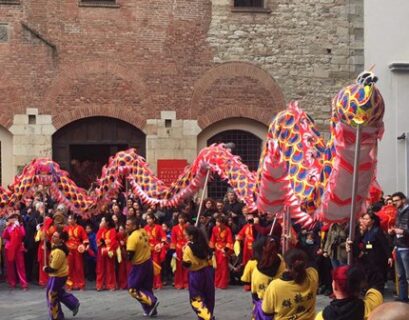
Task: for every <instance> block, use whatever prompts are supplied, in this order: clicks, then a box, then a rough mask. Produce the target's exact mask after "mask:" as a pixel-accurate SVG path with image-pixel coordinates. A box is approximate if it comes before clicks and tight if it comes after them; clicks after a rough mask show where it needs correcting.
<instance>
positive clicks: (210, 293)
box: [189, 267, 215, 320]
mask: <svg viewBox="0 0 409 320" xmlns="http://www.w3.org/2000/svg"><path fill="white" fill-rule="evenodd" d="M189 297H190V304H191V306H192V309H193V310H194V311H195V312H196V314H197V316H198V318H199V319H203V320H210V319H213V311H214V299H215V289H214V270H213V268H212V267H206V268H203V269H200V270H198V271H190V272H189Z"/></svg>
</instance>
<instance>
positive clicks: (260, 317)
mask: <svg viewBox="0 0 409 320" xmlns="http://www.w3.org/2000/svg"><path fill="white" fill-rule="evenodd" d="M262 304H263V300H260V299H254V297H253V319H254V320H272V319H273V317H272V316H267V315H266V314H265V313H264V312H263V310H262V309H261V305H262Z"/></svg>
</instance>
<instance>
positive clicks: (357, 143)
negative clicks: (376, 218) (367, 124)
mask: <svg viewBox="0 0 409 320" xmlns="http://www.w3.org/2000/svg"><path fill="white" fill-rule="evenodd" d="M360 147H361V125H359V124H358V125H357V127H356V139H355V158H354V172H353V176H352V201H351V215H350V217H349V236H348V237H349V240H350V241H352V243H353V242H354V241H355V226H356V215H355V211H356V200H357V199H356V195H357V192H358V181H359V175H358V169H359V168H358V165H359V156H360ZM352 262H353V250H352V248H351V250H349V252H348V265H351V264H352Z"/></svg>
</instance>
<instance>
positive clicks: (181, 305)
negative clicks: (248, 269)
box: [0, 283, 329, 320]
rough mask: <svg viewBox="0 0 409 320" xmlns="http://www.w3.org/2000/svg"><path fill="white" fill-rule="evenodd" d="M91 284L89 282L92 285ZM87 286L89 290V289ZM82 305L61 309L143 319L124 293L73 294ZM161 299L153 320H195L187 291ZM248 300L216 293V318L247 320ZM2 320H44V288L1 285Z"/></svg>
mask: <svg viewBox="0 0 409 320" xmlns="http://www.w3.org/2000/svg"><path fill="white" fill-rule="evenodd" d="M91 285H92V283H91ZM91 285H90V286H89V287H92V286H91ZM73 293H74V294H75V295H76V296H77V297H78V299H79V300H80V302H81V307H80V311H79V313H78V315H77V316H76V317H75V318H73V317H72V313H71V312H70V311H69V310H68V309H66V308H65V307H63V310H64V313H65V316H66V319H77V320H84V319H115V320H120V319H121V320H122V319H143V318H144V317H143V314H142V309H141V307H140V305H139V303H137V302H136V301H135V300H133V299H132V298H131V297H130V296H129V295H128V293H127V291H123V290H122V291H115V292H110V291H102V292H97V291H95V290H93V289H89V290H85V291H73ZM155 294H156V295H157V297H158V298H159V300H160V305H159V308H158V311H159V315H158V317H156V319H183V320H188V319H189V320H192V319H196V318H195V316H194V313H193V311H192V309H191V307H190V305H189V301H188V299H189V298H188V292H187V290H175V289H173V288H171V287H166V288H165V289H162V290H159V291H156V292H155ZM328 301H329V300H328V298H327V297H324V296H318V299H317V310H320V309H321V308H322V307H323V306H325V305H326V304H327V303H328ZM250 311H251V298H250V294H249V293H248V292H244V291H243V288H242V287H238V286H232V287H229V289H227V290H216V309H215V316H216V317H217V319H218V320H230V319H231V320H235V319H250ZM0 319H1V320H40V319H41V320H46V319H48V318H47V309H46V302H45V289H41V288H39V287H38V286H34V285H32V286H31V287H30V289H29V290H28V291H21V290H20V289H14V290H9V289H8V288H7V286H6V284H4V283H2V284H0Z"/></svg>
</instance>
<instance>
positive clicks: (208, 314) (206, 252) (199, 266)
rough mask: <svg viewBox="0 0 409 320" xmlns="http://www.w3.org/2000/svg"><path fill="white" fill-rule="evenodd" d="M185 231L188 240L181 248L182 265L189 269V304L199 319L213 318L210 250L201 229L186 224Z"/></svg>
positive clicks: (212, 280)
mask: <svg viewBox="0 0 409 320" xmlns="http://www.w3.org/2000/svg"><path fill="white" fill-rule="evenodd" d="M185 233H186V235H187V238H188V240H189V242H188V243H187V245H186V246H185V247H184V249H183V261H182V263H183V267H185V268H187V269H189V275H188V277H189V296H190V304H191V306H192V308H193V310H194V311H195V312H196V315H197V316H198V318H199V319H201V320H212V319H214V316H213V310H214V301H215V289H214V270H213V267H212V266H211V265H212V263H211V261H210V260H211V251H210V248H209V246H208V244H207V241H206V238H205V236H204V234H203V233H202V231H201V230H200V229H198V228H196V227H194V226H187V227H186V229H185Z"/></svg>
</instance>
